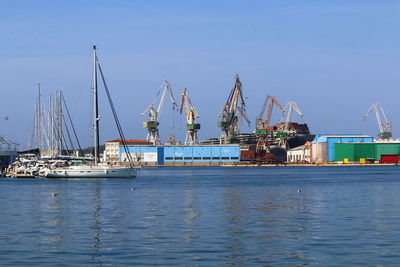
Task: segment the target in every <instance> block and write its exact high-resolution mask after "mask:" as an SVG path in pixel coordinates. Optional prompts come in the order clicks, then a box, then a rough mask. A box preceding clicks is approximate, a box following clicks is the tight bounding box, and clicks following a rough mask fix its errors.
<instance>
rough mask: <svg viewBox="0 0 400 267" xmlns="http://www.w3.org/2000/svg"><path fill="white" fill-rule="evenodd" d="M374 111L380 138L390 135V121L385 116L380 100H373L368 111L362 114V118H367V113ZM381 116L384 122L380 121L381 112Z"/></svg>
mask: <svg viewBox="0 0 400 267" xmlns="http://www.w3.org/2000/svg"><path fill="white" fill-rule="evenodd" d="M372 111H374V113H375V117H376V121H377V122H378V128H379V137H381V138H385V139H387V138H389V137H391V136H392V122H391V121H388V119H387V118H386V114H385V112H384V111H383V107H382V105H381V103H380V102H375V103H372V105H371V106H370V107H369V109H368V111H367V112H366V113H365V114H364V120H366V119H367V117H368V116H369V114H370V113H371V112H372ZM380 112H381V113H382V116H383V119H384V122H383V121H382V118H381V114H380Z"/></svg>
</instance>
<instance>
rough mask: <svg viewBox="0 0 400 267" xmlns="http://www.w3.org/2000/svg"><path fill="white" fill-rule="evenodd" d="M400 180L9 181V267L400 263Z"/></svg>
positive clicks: (281, 176)
mask: <svg viewBox="0 0 400 267" xmlns="http://www.w3.org/2000/svg"><path fill="white" fill-rule="evenodd" d="M399 173H400V171H399V169H397V168H396V167H393V168H392V167H387V168H383V167H375V168H350V167H347V168H243V169H241V168H166V169H162V168H160V169H143V170H142V172H141V177H139V178H137V179H133V180H132V179H121V180H107V179H100V180H80V181H76V180H45V179H39V180H34V179H1V180H0V196H1V201H0V210H1V211H2V212H1V214H0V225H1V228H0V262H1V264H4V265H7V266H13V265H15V266H21V265H23V266H26V265H30V266H33V265H37V266H54V265H63V264H65V265H98V266H100V265H101V266H104V265H115V266H123V265H125V266H131V265H143V266H149V265H150V266H152V265H162V266H164V265H180V266H181V265H183V266H202V265H205V266H215V265H217V266H220V265H239V266H248V265H256V266H294V265H298V266H300V265H312V264H315V265H328V266H349V265H361V266H365V265H368V266H379V265H396V264H397V262H398V260H397V255H398V254H399V253H400V247H399V246H398V240H397V236H398V235H399V234H400V227H399V225H400V217H399V216H398V214H399V212H400V208H399V205H398V203H399V202H400V195H399V194H398V191H399V189H400V183H399V180H398V177H399ZM54 193H55V194H54Z"/></svg>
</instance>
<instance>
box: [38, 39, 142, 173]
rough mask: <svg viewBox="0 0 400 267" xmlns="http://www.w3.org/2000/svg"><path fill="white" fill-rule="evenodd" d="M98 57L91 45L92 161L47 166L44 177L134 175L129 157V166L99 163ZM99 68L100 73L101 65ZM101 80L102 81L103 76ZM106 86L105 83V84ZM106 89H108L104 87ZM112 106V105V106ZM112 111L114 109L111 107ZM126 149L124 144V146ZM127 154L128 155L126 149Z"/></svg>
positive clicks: (133, 168) (94, 47)
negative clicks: (79, 163) (88, 162)
mask: <svg viewBox="0 0 400 267" xmlns="http://www.w3.org/2000/svg"><path fill="white" fill-rule="evenodd" d="M98 64H99V63H98V59H97V55H96V46H93V106H94V116H93V128H94V163H93V164H83V165H72V166H65V167H49V168H46V169H44V170H42V175H43V176H44V177H46V178H131V177H136V174H137V169H138V168H139V167H134V166H133V164H132V161H131V159H130V158H129V157H128V158H129V161H130V166H128V167H125V166H110V165H105V164H100V163H99V119H100V117H99V112H98V94H97V66H98ZM99 68H100V74H101V75H102V72H101V67H100V66H99ZM102 78H103V82H104V77H102ZM105 86H106V85H105ZM106 90H108V89H107V88H106ZM111 104H112V103H111ZM112 108H113V107H112ZM113 112H115V110H114V109H113ZM114 115H116V114H114ZM117 127H118V130H119V131H120V134H121V128H120V126H119V122H117ZM124 147H125V149H126V146H124ZM125 152H126V153H127V155H130V154H129V153H128V151H127V149H126V151H125Z"/></svg>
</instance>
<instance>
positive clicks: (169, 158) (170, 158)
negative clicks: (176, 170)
mask: <svg viewBox="0 0 400 267" xmlns="http://www.w3.org/2000/svg"><path fill="white" fill-rule="evenodd" d="M173 159H174V158H173V157H166V158H165V160H173Z"/></svg>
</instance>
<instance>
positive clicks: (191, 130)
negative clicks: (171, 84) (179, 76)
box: [180, 88, 200, 145]
mask: <svg viewBox="0 0 400 267" xmlns="http://www.w3.org/2000/svg"><path fill="white" fill-rule="evenodd" d="M183 108H185V115H186V122H187V124H186V128H187V131H186V138H185V145H194V144H197V130H199V129H200V123H195V121H196V119H197V118H198V117H199V114H198V113H197V111H196V109H195V108H194V107H193V105H192V101H190V98H189V95H188V92H187V89H186V88H185V89H183V93H182V102H181V108H180V113H181V114H182V112H183Z"/></svg>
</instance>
